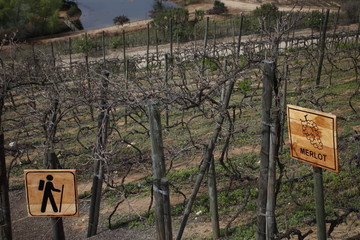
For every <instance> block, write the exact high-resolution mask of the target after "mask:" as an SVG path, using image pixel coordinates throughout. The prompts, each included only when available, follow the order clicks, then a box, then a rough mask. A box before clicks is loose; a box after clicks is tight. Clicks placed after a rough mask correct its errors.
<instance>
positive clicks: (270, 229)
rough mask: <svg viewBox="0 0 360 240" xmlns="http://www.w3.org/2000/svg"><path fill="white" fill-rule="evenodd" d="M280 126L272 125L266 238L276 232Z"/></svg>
mask: <svg viewBox="0 0 360 240" xmlns="http://www.w3.org/2000/svg"><path fill="white" fill-rule="evenodd" d="M277 132H278V126H277V124H276V123H273V124H271V127H270V142H269V143H270V148H269V172H268V187H267V202H266V239H269V240H272V239H274V232H275V185H276V158H277V150H276V149H277V147H278V137H277Z"/></svg>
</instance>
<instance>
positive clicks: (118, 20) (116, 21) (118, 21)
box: [113, 15, 130, 25]
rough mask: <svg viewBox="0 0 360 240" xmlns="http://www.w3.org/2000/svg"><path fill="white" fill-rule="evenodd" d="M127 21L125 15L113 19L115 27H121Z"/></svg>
mask: <svg viewBox="0 0 360 240" xmlns="http://www.w3.org/2000/svg"><path fill="white" fill-rule="evenodd" d="M129 21H130V19H129V18H128V17H127V16H125V15H121V16H117V17H114V19H113V22H114V24H115V25H123V24H124V23H127V22H129Z"/></svg>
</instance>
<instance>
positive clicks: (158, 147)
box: [148, 100, 172, 240]
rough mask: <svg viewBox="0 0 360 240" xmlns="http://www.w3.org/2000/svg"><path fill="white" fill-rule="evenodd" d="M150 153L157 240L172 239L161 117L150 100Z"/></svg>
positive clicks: (155, 104) (156, 107)
mask: <svg viewBox="0 0 360 240" xmlns="http://www.w3.org/2000/svg"><path fill="white" fill-rule="evenodd" d="M148 112H149V123H150V140H151V155H152V165H153V189H154V198H155V219H156V220H155V221H156V232H157V239H158V240H171V239H172V224H171V213H170V192H169V185H168V181H167V179H166V176H165V175H166V169H165V157H164V148H163V140H162V127H161V118H160V111H159V107H158V104H157V103H156V102H154V101H153V100H150V102H149V104H148Z"/></svg>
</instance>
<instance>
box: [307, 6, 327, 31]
mask: <svg viewBox="0 0 360 240" xmlns="http://www.w3.org/2000/svg"><path fill="white" fill-rule="evenodd" d="M322 19H323V14H322V13H321V12H320V11H318V10H315V11H311V12H310V14H309V15H308V16H307V17H306V18H305V20H304V24H305V26H307V27H310V28H312V29H317V30H319V29H320V26H321V22H322Z"/></svg>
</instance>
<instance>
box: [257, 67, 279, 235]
mask: <svg viewBox="0 0 360 240" xmlns="http://www.w3.org/2000/svg"><path fill="white" fill-rule="evenodd" d="M263 63H264V69H263V81H262V82H263V90H262V124H263V127H262V131H261V132H262V137H261V152H260V176H259V180H258V186H259V194H258V216H257V232H256V239H257V240H265V238H266V218H265V216H266V202H267V188H268V171H269V170H268V168H269V151H270V110H271V105H272V90H273V84H274V80H275V63H274V61H264V62H263Z"/></svg>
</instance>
